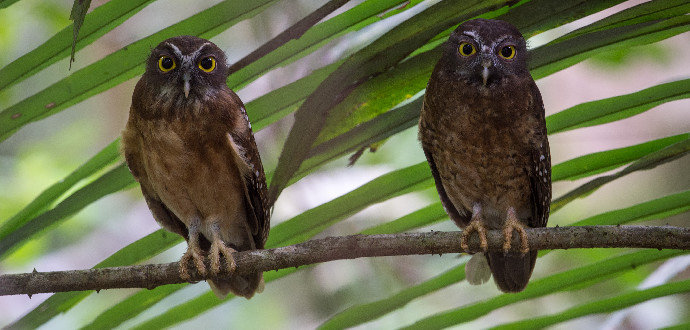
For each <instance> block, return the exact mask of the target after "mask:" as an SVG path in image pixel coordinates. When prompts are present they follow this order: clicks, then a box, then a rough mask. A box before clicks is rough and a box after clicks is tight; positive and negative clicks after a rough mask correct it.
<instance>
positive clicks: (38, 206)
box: [0, 140, 120, 240]
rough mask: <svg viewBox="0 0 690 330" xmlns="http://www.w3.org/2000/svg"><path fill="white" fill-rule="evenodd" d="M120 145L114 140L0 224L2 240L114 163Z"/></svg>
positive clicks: (117, 156) (0, 238)
mask: <svg viewBox="0 0 690 330" xmlns="http://www.w3.org/2000/svg"><path fill="white" fill-rule="evenodd" d="M118 147H119V140H116V141H114V142H112V143H111V144H109V145H108V146H106V147H105V148H104V149H103V150H101V151H100V152H99V153H98V154H96V155H95V156H93V157H92V158H91V159H89V160H88V161H87V162H86V163H84V164H83V165H81V166H79V168H77V169H76V170H75V171H74V172H72V173H70V174H69V175H68V176H66V177H65V178H64V179H62V180H60V181H58V182H56V183H54V184H53V185H52V186H50V187H48V189H46V190H44V191H43V192H42V193H41V194H40V195H38V197H36V198H35V199H34V200H33V201H31V203H29V205H27V206H25V207H24V208H23V209H21V210H20V211H19V212H17V214H15V215H14V216H12V217H11V218H10V219H8V220H7V221H3V222H2V226H0V240H2V239H3V238H4V237H6V236H7V235H9V234H10V233H11V232H12V231H14V230H16V229H17V228H19V227H21V226H22V225H24V224H25V223H27V222H28V221H29V220H31V219H32V218H33V217H35V216H37V215H38V214H39V213H40V212H43V211H45V210H47V209H48V208H50V207H51V206H52V205H53V203H54V202H55V201H56V200H57V199H59V198H60V197H61V196H62V195H63V194H64V193H65V192H67V191H68V190H69V189H71V188H72V187H73V186H74V185H76V184H77V183H79V182H81V181H82V180H83V179H85V178H88V177H90V176H92V175H94V174H95V173H96V172H98V171H100V170H102V169H104V168H106V167H107V166H109V165H112V164H114V163H115V162H116V161H117V160H118V159H119V156H120V155H119V152H118Z"/></svg>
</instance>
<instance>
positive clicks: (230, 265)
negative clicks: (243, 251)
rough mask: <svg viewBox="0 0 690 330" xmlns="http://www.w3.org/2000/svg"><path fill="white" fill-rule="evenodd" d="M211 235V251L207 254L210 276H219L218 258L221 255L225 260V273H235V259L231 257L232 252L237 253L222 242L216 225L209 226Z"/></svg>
mask: <svg viewBox="0 0 690 330" xmlns="http://www.w3.org/2000/svg"><path fill="white" fill-rule="evenodd" d="M211 228H212V229H211V230H212V233H213V242H211V250H210V251H209V253H208V258H209V259H211V275H214V276H216V275H218V274H220V268H221V267H220V266H221V261H220V256H221V255H223V257H224V258H225V267H226V269H225V270H226V271H227V272H228V273H230V274H232V273H233V272H235V268H237V264H236V263H235V258H233V257H232V253H233V252H237V251H235V250H234V249H232V248H229V247H228V246H227V245H225V243H224V242H223V240H222V239H221V238H220V229H219V228H218V225H216V224H214V225H212V226H211Z"/></svg>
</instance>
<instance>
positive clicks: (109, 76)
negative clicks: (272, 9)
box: [0, 0, 277, 141]
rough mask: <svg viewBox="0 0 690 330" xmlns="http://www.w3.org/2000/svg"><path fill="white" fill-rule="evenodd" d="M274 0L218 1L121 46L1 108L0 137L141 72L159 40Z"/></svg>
mask: <svg viewBox="0 0 690 330" xmlns="http://www.w3.org/2000/svg"><path fill="white" fill-rule="evenodd" d="M276 1H277V0H256V1H225V2H221V3H219V4H217V5H215V6H213V7H211V8H209V9H206V10H204V11H202V12H200V13H198V14H196V15H194V16H191V17H190V18H187V19H185V20H183V21H181V22H179V23H176V24H174V25H172V26H169V27H168V28H166V29H164V30H161V31H159V32H157V33H154V34H152V35H150V36H148V37H146V38H144V39H141V40H139V41H136V42H133V43H132V44H130V45H128V46H125V47H123V48H122V49H120V50H118V51H116V52H114V53H112V54H110V55H108V56H106V57H105V58H103V59H101V60H99V61H97V62H95V63H93V64H91V65H89V66H87V67H85V68H83V69H81V70H79V71H76V72H74V73H73V74H72V75H70V76H68V77H66V78H64V79H62V80H60V81H58V82H57V83H55V84H53V85H51V86H49V87H48V88H46V89H44V90H42V91H40V92H38V93H37V94H35V95H33V96H30V97H28V98H26V99H24V100H22V101H20V102H19V103H17V104H15V105H12V106H10V107H9V108H7V109H5V110H3V111H2V112H0V141H3V140H5V139H6V138H7V137H9V136H10V135H12V134H13V133H14V132H15V131H16V130H18V129H19V128H21V127H22V126H24V125H26V124H28V123H30V122H33V121H37V120H39V119H42V118H45V117H47V116H50V115H52V114H55V113H57V112H59V111H61V110H64V109H65V108H67V107H68V106H71V105H73V104H75V103H77V102H79V101H82V100H85V99H87V98H89V97H91V96H93V95H95V94H98V93H100V92H103V91H105V90H107V89H109V88H111V87H113V86H116V85H118V84H120V83H122V82H124V81H126V80H128V79H130V78H133V77H135V76H137V75H139V74H141V73H142V72H143V71H144V65H143V64H144V61H145V60H146V58H147V56H148V54H149V53H150V51H151V48H152V47H155V46H156V44H158V43H159V42H160V41H163V40H164V39H167V38H170V37H173V36H177V35H181V34H187V35H197V36H201V37H204V38H209V37H212V36H214V35H216V34H218V33H220V32H222V31H224V30H225V29H227V28H228V27H230V26H231V25H233V24H235V23H237V22H240V21H242V20H244V19H246V18H249V17H252V16H253V15H256V14H257V13H259V11H260V10H261V9H262V8H264V7H267V6H268V5H270V4H271V3H274V2H276Z"/></svg>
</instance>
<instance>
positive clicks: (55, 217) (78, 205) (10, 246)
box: [0, 164, 135, 258]
mask: <svg viewBox="0 0 690 330" xmlns="http://www.w3.org/2000/svg"><path fill="white" fill-rule="evenodd" d="M134 183H135V182H134V179H133V178H132V175H131V174H130V173H129V169H127V166H125V165H124V164H122V165H120V166H118V167H116V168H114V169H112V170H110V171H109V172H107V173H105V174H103V176H101V177H99V178H98V179H96V180H95V181H94V182H92V183H90V184H88V185H86V186H84V187H83V188H81V189H79V190H78V191H76V192H75V193H74V194H72V195H70V196H69V197H67V198H66V199H65V200H63V201H62V202H60V203H59V204H58V205H56V206H55V207H54V208H52V209H51V210H49V211H47V212H45V213H43V214H41V215H40V216H38V217H36V218H33V219H31V220H30V221H27V222H25V223H24V224H23V225H22V226H20V227H19V228H17V229H15V230H13V231H12V232H10V233H9V234H8V235H6V236H5V237H4V238H3V239H2V240H0V258H3V257H5V256H7V254H8V253H10V252H12V251H14V249H16V248H17V247H18V244H19V243H20V242H23V241H25V240H26V239H27V238H29V237H31V236H33V235H35V234H37V233H38V232H39V231H41V230H45V229H46V228H48V227H50V226H54V225H56V224H58V223H60V222H61V221H64V220H65V219H66V218H68V217H69V216H71V215H73V214H75V213H77V212H79V211H80V210H81V209H83V208H85V207H86V206H88V205H90V204H91V203H93V202H95V201H96V200H98V199H99V198H101V197H103V196H105V195H107V194H111V193H113V192H116V191H120V190H123V189H125V188H127V187H130V186H131V185H133V184H134ZM96 188H97V189H96Z"/></svg>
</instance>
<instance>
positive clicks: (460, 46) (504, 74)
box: [442, 19, 529, 88]
mask: <svg viewBox="0 0 690 330" xmlns="http://www.w3.org/2000/svg"><path fill="white" fill-rule="evenodd" d="M442 61H443V62H445V63H446V68H447V70H448V72H447V74H451V75H453V76H455V78H456V79H462V80H464V81H465V82H466V83H468V84H471V85H475V86H484V87H489V88H491V87H493V86H496V85H500V84H503V83H506V82H507V81H510V78H515V77H524V76H525V75H529V70H528V68H527V47H526V44H525V39H524V38H523V37H522V34H520V31H518V29H517V28H515V27H514V26H512V25H511V24H510V23H507V22H504V21H499V20H490V19H474V20H471V21H467V22H465V23H463V24H461V25H460V26H458V28H457V29H455V31H453V33H451V35H450V38H449V39H448V42H447V43H446V49H445V52H444V55H443V60H442ZM506 78H508V79H506Z"/></svg>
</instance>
